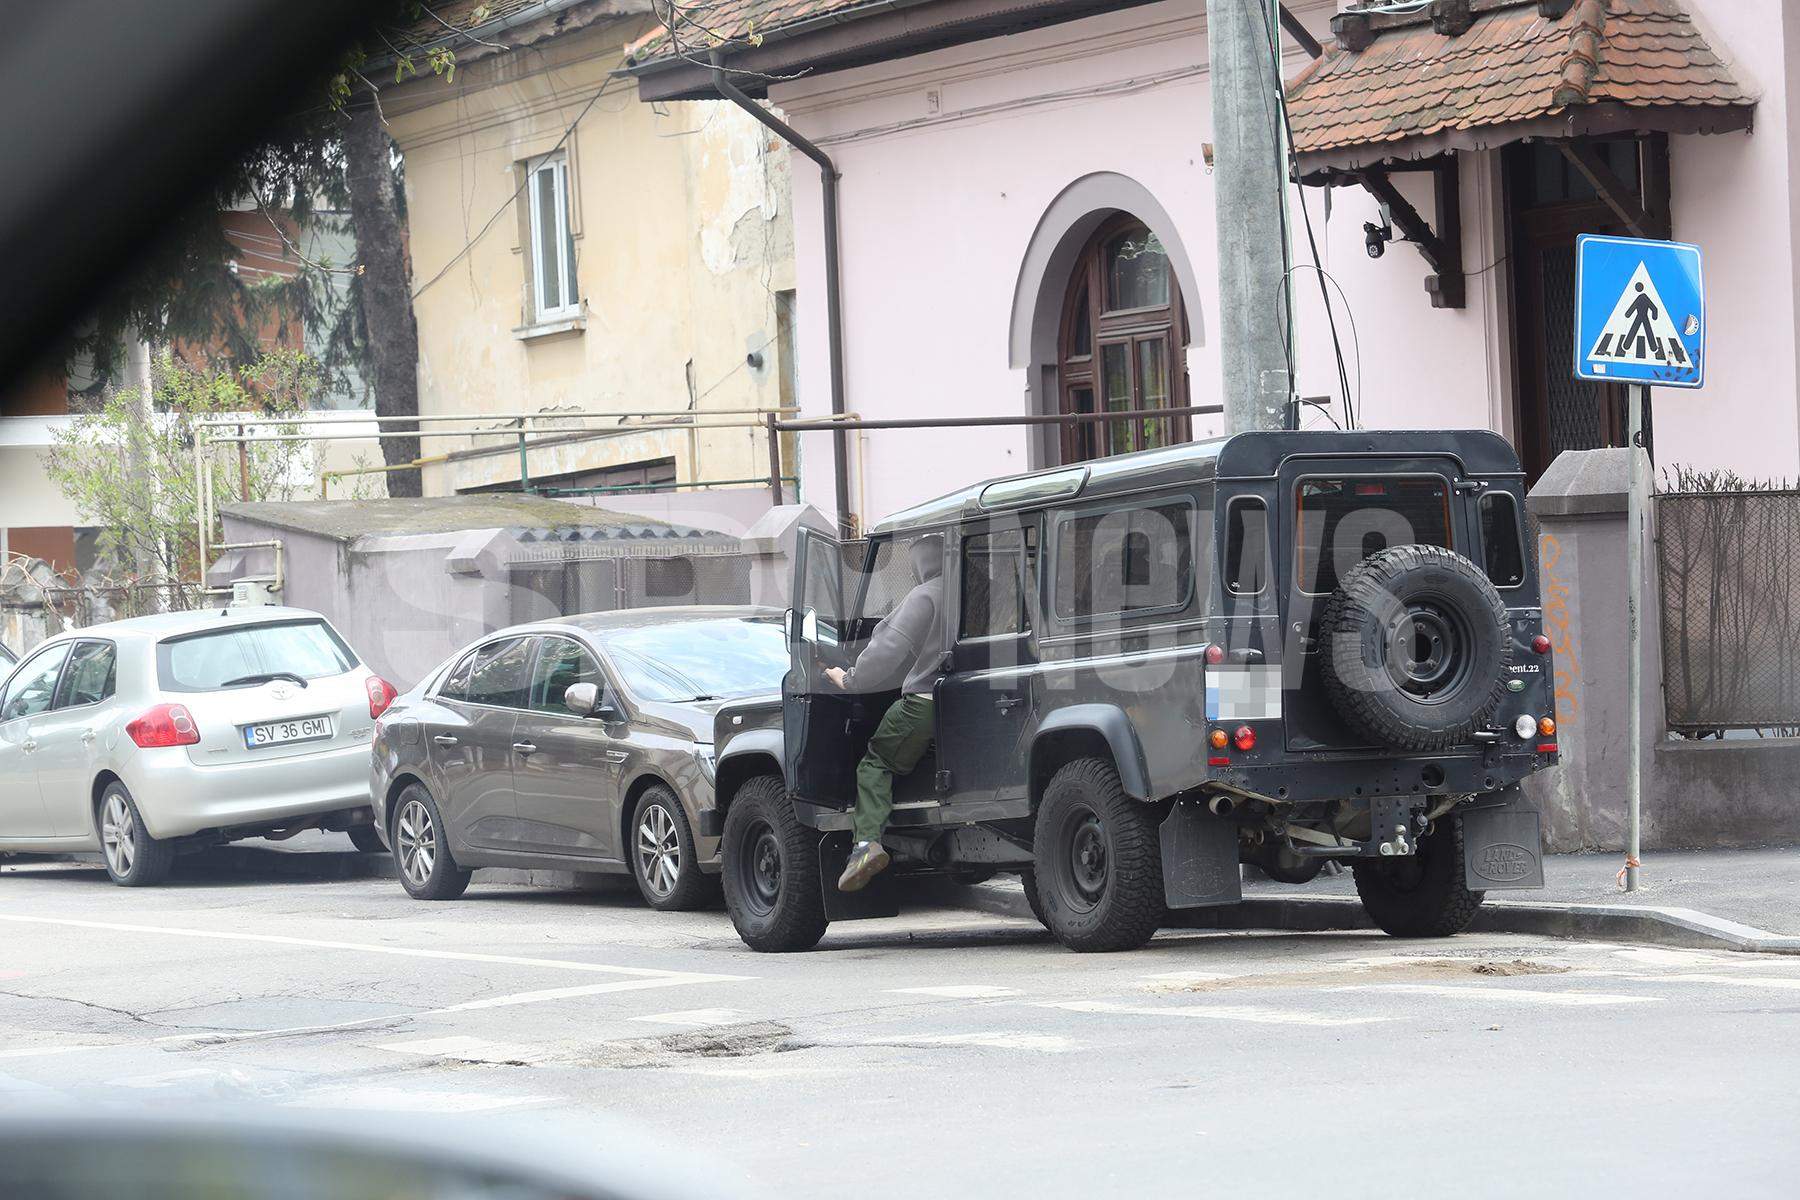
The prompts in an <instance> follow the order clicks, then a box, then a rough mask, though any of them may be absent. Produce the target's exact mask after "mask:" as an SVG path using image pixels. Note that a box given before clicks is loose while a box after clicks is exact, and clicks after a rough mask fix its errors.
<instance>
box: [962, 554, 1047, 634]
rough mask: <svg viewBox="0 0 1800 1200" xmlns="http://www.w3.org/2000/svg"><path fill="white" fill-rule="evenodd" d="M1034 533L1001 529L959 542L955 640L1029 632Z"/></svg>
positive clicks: (1034, 557) (1034, 556) (1035, 555)
mask: <svg viewBox="0 0 1800 1200" xmlns="http://www.w3.org/2000/svg"><path fill="white" fill-rule="evenodd" d="M1036 557H1037V530H1036V529H1035V528H1031V527H1027V528H1024V529H1002V530H996V531H993V532H989V533H976V534H970V535H969V536H967V537H965V538H963V543H962V605H961V613H962V616H961V618H960V624H959V627H958V629H957V636H958V637H959V638H987V637H1007V636H1015V635H1017V634H1021V633H1025V632H1028V631H1029V630H1030V629H1031V612H1030V609H1029V607H1028V606H1027V604H1026V597H1027V596H1028V595H1029V594H1030V582H1029V581H1030V580H1031V578H1032V571H1031V569H1030V568H1031V566H1032V564H1033V561H1034V560H1035V559H1036Z"/></svg>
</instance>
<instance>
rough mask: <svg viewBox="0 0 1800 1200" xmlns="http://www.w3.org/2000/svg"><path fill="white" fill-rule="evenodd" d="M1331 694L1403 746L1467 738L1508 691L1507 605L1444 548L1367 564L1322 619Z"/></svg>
mask: <svg viewBox="0 0 1800 1200" xmlns="http://www.w3.org/2000/svg"><path fill="white" fill-rule="evenodd" d="M1320 631H1321V634H1322V636H1323V637H1324V639H1325V644H1326V653H1325V654H1324V655H1323V657H1322V659H1321V663H1322V665H1323V667H1324V670H1323V672H1322V674H1323V675H1324V678H1325V692H1326V695H1327V696H1328V697H1330V699H1331V704H1332V707H1333V708H1335V709H1337V711H1338V715H1340V716H1341V717H1343V718H1344V721H1345V723H1346V724H1348V725H1349V726H1350V727H1351V728H1352V729H1354V730H1356V731H1357V732H1358V733H1360V734H1362V735H1363V736H1365V737H1367V738H1370V739H1371V740H1373V741H1375V742H1377V743H1379V744H1381V745H1385V746H1393V747H1396V748H1398V749H1402V750H1414V751H1420V750H1443V749H1447V748H1449V747H1451V746H1457V745H1461V744H1463V743H1466V742H1467V741H1468V740H1469V738H1470V736H1471V735H1472V734H1474V732H1475V731H1476V730H1477V729H1479V728H1482V727H1483V726H1485V725H1486V724H1487V722H1488V720H1489V719H1490V718H1492V716H1493V715H1494V711H1495V709H1497V708H1498V707H1499V706H1500V701H1501V699H1502V698H1503V697H1504V696H1505V694H1506V675H1507V667H1508V666H1509V665H1510V664H1511V662H1512V638H1511V637H1510V636H1509V635H1508V632H1507V627H1506V605H1505V602H1504V601H1502V600H1501V599H1500V593H1499V592H1497V591H1495V590H1494V585H1493V584H1492V583H1490V582H1489V581H1488V577H1487V575H1486V574H1485V573H1484V572H1483V571H1482V569H1481V568H1480V567H1478V566H1476V565H1475V564H1474V563H1472V562H1470V561H1469V560H1468V559H1467V558H1464V557H1463V556H1462V555H1460V554H1458V553H1456V552H1455V551H1453V550H1446V549H1444V548H1443V547H1441V546H1414V545H1408V546H1394V547H1392V548H1390V549H1387V550H1383V551H1382V552H1381V553H1379V554H1375V555H1372V556H1370V557H1369V558H1367V559H1364V560H1363V561H1362V562H1360V563H1358V564H1357V565H1356V567H1355V568H1354V569H1352V570H1351V571H1350V572H1349V573H1348V574H1346V575H1345V576H1344V579H1343V584H1342V586H1340V587H1339V588H1338V590H1337V591H1336V592H1334V593H1332V596H1331V599H1330V600H1329V601H1327V602H1326V604H1325V611H1324V613H1323V614H1322V617H1321V620H1320Z"/></svg>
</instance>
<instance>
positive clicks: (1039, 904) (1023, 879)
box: [1019, 871, 1050, 929]
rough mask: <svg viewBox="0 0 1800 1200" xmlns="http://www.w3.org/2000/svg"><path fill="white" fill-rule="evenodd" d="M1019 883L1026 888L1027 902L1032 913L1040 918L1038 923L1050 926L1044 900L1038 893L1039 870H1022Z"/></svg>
mask: <svg viewBox="0 0 1800 1200" xmlns="http://www.w3.org/2000/svg"><path fill="white" fill-rule="evenodd" d="M1019 883H1020V884H1021V885H1023V886H1024V888H1025V903H1026V904H1027V905H1029V906H1030V908H1031V915H1032V916H1034V917H1036V918H1037V919H1038V924H1039V925H1042V926H1043V927H1044V928H1045V929H1048V928H1050V921H1049V919H1048V918H1047V917H1045V916H1044V901H1043V899H1042V898H1041V897H1040V896H1039V895H1038V889H1037V872H1036V871H1020V872H1019Z"/></svg>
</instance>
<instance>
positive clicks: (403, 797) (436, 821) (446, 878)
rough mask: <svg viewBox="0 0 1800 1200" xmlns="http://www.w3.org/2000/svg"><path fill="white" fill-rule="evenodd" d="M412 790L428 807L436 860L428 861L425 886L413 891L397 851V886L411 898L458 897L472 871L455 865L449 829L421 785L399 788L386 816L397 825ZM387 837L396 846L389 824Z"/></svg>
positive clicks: (472, 874)
mask: <svg viewBox="0 0 1800 1200" xmlns="http://www.w3.org/2000/svg"><path fill="white" fill-rule="evenodd" d="M415 792H417V793H418V798H419V799H422V800H424V802H425V807H426V808H428V809H430V810H431V833H432V836H433V837H434V838H436V839H437V844H438V845H437V860H436V861H435V862H434V863H433V864H432V868H431V878H429V879H427V880H426V881H425V886H424V887H422V888H419V889H418V890H417V891H414V890H413V888H412V887H411V886H410V885H409V884H408V883H407V881H406V875H405V871H404V868H403V867H402V866H401V864H400V856H399V855H398V854H396V855H394V874H395V875H396V876H397V877H398V878H399V880H400V887H401V888H402V889H403V890H404V891H405V892H406V894H407V895H409V896H411V897H412V898H413V899H414V900H456V899H460V898H461V896H462V894H463V893H464V892H466V891H468V890H469V880H470V879H471V878H473V876H474V874H475V872H473V871H470V870H465V869H464V868H462V867H459V866H457V865H456V857H455V855H453V854H451V853H450V831H449V829H448V828H447V827H446V826H445V824H444V814H443V813H442V812H440V811H439V810H438V805H437V800H436V799H435V798H434V797H433V796H432V794H431V793H430V792H429V791H428V790H426V788H425V785H424V784H420V783H409V784H407V785H406V786H405V787H404V788H402V789H401V790H400V795H399V797H398V798H397V799H396V800H395V801H394V807H393V810H392V813H391V815H390V816H389V818H388V819H389V820H391V821H393V822H394V823H395V824H398V823H399V820H400V812H401V810H402V809H404V808H405V807H406V805H407V802H408V800H409V799H411V798H412V797H413V793H415ZM388 838H389V839H390V840H391V841H392V842H393V843H394V844H395V845H396V846H397V845H399V844H400V839H399V838H398V837H396V836H395V834H394V831H393V829H392V827H390V828H389V830H388Z"/></svg>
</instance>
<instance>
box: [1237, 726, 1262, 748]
mask: <svg viewBox="0 0 1800 1200" xmlns="http://www.w3.org/2000/svg"><path fill="white" fill-rule="evenodd" d="M1231 744H1232V745H1234V746H1236V747H1237V748H1238V749H1239V750H1254V749H1256V730H1254V729H1252V728H1250V727H1249V726H1248V725H1239V726H1238V727H1237V730H1236V732H1234V733H1233V734H1232V735H1231Z"/></svg>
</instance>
